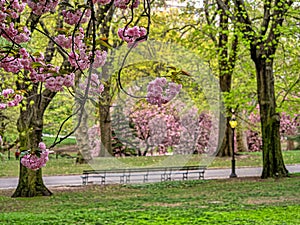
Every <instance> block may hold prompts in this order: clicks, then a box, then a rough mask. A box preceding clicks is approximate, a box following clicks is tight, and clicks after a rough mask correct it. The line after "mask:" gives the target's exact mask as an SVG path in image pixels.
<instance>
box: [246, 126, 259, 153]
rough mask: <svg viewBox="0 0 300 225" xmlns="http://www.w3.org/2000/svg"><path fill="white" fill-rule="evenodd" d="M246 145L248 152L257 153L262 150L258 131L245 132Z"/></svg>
mask: <svg viewBox="0 0 300 225" xmlns="http://www.w3.org/2000/svg"><path fill="white" fill-rule="evenodd" d="M246 135H247V145H248V151H250V152H257V151H261V149H262V138H261V135H260V134H259V132H258V131H255V130H247V131H246Z"/></svg>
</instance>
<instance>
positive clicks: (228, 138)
mask: <svg viewBox="0 0 300 225" xmlns="http://www.w3.org/2000/svg"><path fill="white" fill-rule="evenodd" d="M225 120H226V125H224V124H223V125H222V124H221V125H220V126H223V127H224V126H225V127H224V128H225V134H224V137H223V135H220V136H221V137H223V140H221V145H220V148H219V151H218V153H217V156H219V157H225V156H232V144H231V143H232V129H231V127H230V125H229V120H230V117H227V118H225ZM221 130H222V129H221Z"/></svg>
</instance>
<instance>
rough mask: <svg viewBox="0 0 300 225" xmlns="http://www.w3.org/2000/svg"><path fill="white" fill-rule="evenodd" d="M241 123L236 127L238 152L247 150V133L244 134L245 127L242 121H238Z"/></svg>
mask: <svg viewBox="0 0 300 225" xmlns="http://www.w3.org/2000/svg"><path fill="white" fill-rule="evenodd" d="M238 122H239V125H238V126H237V127H236V129H235V130H236V142H237V151H238V152H247V149H248V148H247V140H246V135H244V132H243V127H242V126H241V121H238Z"/></svg>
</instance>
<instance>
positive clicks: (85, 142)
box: [75, 103, 92, 164]
mask: <svg viewBox="0 0 300 225" xmlns="http://www.w3.org/2000/svg"><path fill="white" fill-rule="evenodd" d="M88 109H89V107H88V103H87V104H86V105H85V107H84V108H83V109H81V110H82V111H81V112H80V113H79V117H80V118H78V122H79V123H80V124H79V127H78V129H77V130H76V132H75V135H76V140H77V145H78V152H77V158H76V163H78V164H84V163H88V162H89V161H90V160H91V159H92V156H91V147H90V144H89V134H88V130H89V126H88V121H89V120H88V113H92V112H91V111H89V110H88ZM86 110H88V112H87V111H86Z"/></svg>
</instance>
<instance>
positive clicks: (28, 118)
mask: <svg viewBox="0 0 300 225" xmlns="http://www.w3.org/2000/svg"><path fill="white" fill-rule="evenodd" d="M37 90H38V85H37V84H34V85H33V88H32V90H31V91H30V92H29V91H28V92H29V97H28V98H31V99H32V100H33V101H34V104H30V101H28V102H27V105H26V110H22V109H21V112H20V117H19V119H18V122H17V128H18V131H19V139H20V150H21V151H26V150H29V149H36V148H38V144H39V142H41V141H42V131H43V115H44V112H45V109H46V107H47V106H48V104H49V102H50V101H51V99H52V98H53V97H54V96H55V93H54V92H49V91H47V90H46V91H45V92H44V94H45V95H46V96H47V97H45V98H44V96H45V95H42V96H41V95H39V94H37V93H38V92H37ZM51 194H52V193H51V192H50V191H49V190H48V188H47V187H46V186H45V185H44V182H43V179H42V169H38V170H36V171H33V170H31V169H28V168H26V167H24V166H23V165H22V164H21V163H20V174H19V183H18V186H17V189H16V190H15V192H14V194H13V195H12V197H34V196H49V195H51Z"/></svg>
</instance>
